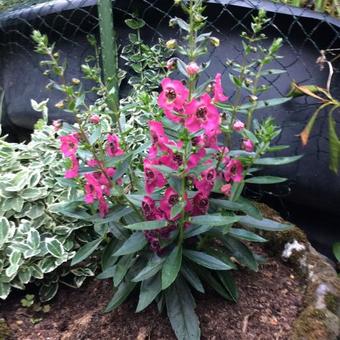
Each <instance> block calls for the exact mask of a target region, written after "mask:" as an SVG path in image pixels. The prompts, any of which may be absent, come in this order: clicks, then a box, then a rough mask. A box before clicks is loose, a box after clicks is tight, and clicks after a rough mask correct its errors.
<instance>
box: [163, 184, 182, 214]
mask: <svg viewBox="0 0 340 340" xmlns="http://www.w3.org/2000/svg"><path fill="white" fill-rule="evenodd" d="M178 202H179V195H178V193H177V192H176V191H175V190H174V189H173V188H167V189H166V190H165V194H164V198H163V199H161V201H160V208H161V210H162V211H163V212H164V213H165V216H166V218H167V219H168V220H170V215H171V208H172V207H174V206H175V205H176V204H177V203H178ZM176 217H177V216H176Z"/></svg>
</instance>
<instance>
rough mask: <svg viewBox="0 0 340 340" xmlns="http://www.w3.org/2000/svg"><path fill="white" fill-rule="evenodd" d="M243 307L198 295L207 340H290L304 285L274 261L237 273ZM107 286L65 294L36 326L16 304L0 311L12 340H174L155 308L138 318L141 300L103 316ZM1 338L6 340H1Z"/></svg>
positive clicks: (92, 285) (88, 286) (91, 285)
mask: <svg viewBox="0 0 340 340" xmlns="http://www.w3.org/2000/svg"><path fill="white" fill-rule="evenodd" d="M236 280H237V283H238V287H239V292H240V300H239V302H238V304H233V303H231V302H229V301H225V300H223V299H222V298H220V297H219V296H217V295H215V294H214V293H213V292H211V293H208V294H206V295H197V296H196V300H197V304H198V306H197V312H198V315H199V318H200V322H201V328H202V338H203V339H214V340H218V339H228V340H236V339H237V340H252V339H256V340H265V339H268V340H273V339H280V340H282V339H289V338H290V334H291V329H292V325H293V322H294V320H295V319H296V318H297V315H298V313H299V311H300V310H301V307H302V297H303V292H304V285H303V283H302V282H301V280H300V279H298V278H297V277H295V276H294V271H293V270H292V269H291V268H289V267H287V266H286V265H285V264H283V263H281V262H280V261H279V260H277V259H274V258H271V259H269V260H268V261H267V263H266V264H265V265H263V266H262V268H261V270H260V271H259V272H258V273H253V272H250V271H246V270H243V271H240V272H238V273H236ZM111 289H112V288H111V285H110V282H109V281H108V280H106V281H96V280H94V281H91V282H89V283H88V284H86V285H85V286H84V287H82V288H80V289H78V290H72V289H68V288H63V289H61V290H60V291H59V294H58V296H57V298H56V299H55V300H54V301H53V302H52V303H51V311H50V312H49V313H48V314H44V315H43V320H42V321H41V322H39V323H37V324H35V325H34V324H33V323H32V314H30V312H29V310H27V309H25V308H22V307H21V306H20V301H19V300H20V299H19V298H18V297H17V298H11V299H10V300H9V301H8V302H6V303H5V304H3V305H2V306H1V308H0V318H4V319H5V320H6V322H7V324H8V325H9V326H10V328H11V331H12V334H13V336H12V338H9V339H27V340H28V339H29V340H40V339H43V340H59V339H60V340H61V339H62V340H66V339H67V340H75V339H84V340H85V339H89V340H90V339H98V340H103V339H110V340H111V339H114V340H116V339H117V340H118V339H121V340H125V339H138V340H144V339H157V340H161V339H175V337H174V334H173V332H172V330H171V326H170V323H169V321H168V320H167V317H166V315H164V314H162V315H159V314H158V312H157V309H156V307H155V306H154V305H152V306H150V307H149V308H148V309H146V310H145V311H144V312H143V313H139V314H135V312H134V310H135V307H136V300H137V296H133V297H131V298H130V299H129V300H128V301H127V302H126V303H124V304H123V305H122V306H120V307H119V308H118V309H117V310H116V311H114V312H112V313H110V314H102V310H103V308H104V307H105V305H106V304H107V302H108V301H109V299H110V296H111V292H112V291H111ZM0 338H1V336H0Z"/></svg>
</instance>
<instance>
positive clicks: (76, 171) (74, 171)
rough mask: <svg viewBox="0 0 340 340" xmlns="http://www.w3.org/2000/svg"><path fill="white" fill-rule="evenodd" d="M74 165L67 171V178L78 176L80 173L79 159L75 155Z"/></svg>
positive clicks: (73, 158)
mask: <svg viewBox="0 0 340 340" xmlns="http://www.w3.org/2000/svg"><path fill="white" fill-rule="evenodd" d="M70 159H71V161H72V167H71V168H70V169H68V170H66V172H65V178H76V177H78V175H79V161H78V159H77V158H76V157H75V156H71V158H70Z"/></svg>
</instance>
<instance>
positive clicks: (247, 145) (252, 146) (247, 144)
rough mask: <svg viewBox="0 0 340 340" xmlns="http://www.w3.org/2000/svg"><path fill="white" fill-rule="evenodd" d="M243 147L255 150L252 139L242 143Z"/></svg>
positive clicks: (246, 149) (249, 150) (250, 150)
mask: <svg viewBox="0 0 340 340" xmlns="http://www.w3.org/2000/svg"><path fill="white" fill-rule="evenodd" d="M242 146H243V149H244V150H245V151H247V152H252V151H254V143H253V142H252V141H251V140H250V139H245V140H244V141H243V143H242Z"/></svg>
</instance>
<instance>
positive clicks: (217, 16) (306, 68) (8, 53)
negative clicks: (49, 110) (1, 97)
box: [0, 0, 340, 95]
mask: <svg viewBox="0 0 340 340" xmlns="http://www.w3.org/2000/svg"><path fill="white" fill-rule="evenodd" d="M32 2H33V1H28V2H27V3H26V2H24V5H22V6H20V7H19V8H15V9H14V10H11V11H5V12H2V13H0V50H1V59H2V60H1V65H2V67H1V70H0V74H1V75H0V77H1V79H2V80H1V82H2V87H4V77H5V76H6V75H4V73H6V72H5V71H4V69H5V70H6V67H7V64H8V63H9V64H11V63H13V61H14V60H15V58H16V57H18V58H19V59H18V60H19V62H21V63H22V62H24V61H26V62H27V61H29V58H34V57H33V55H34V52H33V46H32V42H31V38H30V35H31V33H32V30H33V29H38V30H41V31H42V32H43V33H46V34H48V35H49V38H50V40H51V41H55V42H56V43H57V44H59V46H60V48H61V50H63V49H66V54H68V53H67V52H68V50H70V49H71V50H72V51H73V52H74V50H75V49H76V46H78V47H79V48H81V50H82V53H85V52H84V49H85V50H86V48H85V44H86V42H85V40H86V39H85V37H86V35H88V34H90V33H91V34H92V33H94V34H98V16H97V8H96V1H95V0H72V1H71V0H59V1H58V0H57V1H48V2H43V3H40V2H41V1H34V3H37V2H38V4H35V5H31V3H32ZM113 6H114V13H115V25H116V28H117V31H118V41H119V45H120V47H122V46H123V45H124V44H125V43H126V37H127V34H128V29H127V27H126V26H125V25H124V19H126V18H129V17H131V16H138V17H141V18H143V19H144V20H145V22H146V26H145V27H144V28H143V30H142V36H143V38H144V39H145V40H146V41H147V42H148V43H150V44H152V43H156V42H157V40H158V39H159V38H163V39H168V38H169V37H173V36H176V33H178V32H174V30H173V29H170V28H169V27H168V22H169V20H170V19H171V17H173V16H174V15H179V16H180V15H181V13H180V9H179V8H178V6H175V5H174V4H173V1H160V0H138V1H133V0H130V1H126V0H123V1H119V0H117V1H113ZM259 8H265V9H266V10H267V11H268V15H269V16H270V17H271V22H270V25H268V28H267V32H266V33H267V34H268V35H269V37H282V38H283V39H284V48H283V51H282V54H283V55H284V57H285V58H284V59H283V60H282V61H280V62H279V61H278V63H279V65H278V66H280V67H281V68H285V69H286V70H287V75H286V76H280V77H277V78H275V79H268V82H269V84H270V85H271V86H272V87H273V88H275V89H276V91H277V93H278V94H280V95H284V94H285V93H284V92H285V91H286V90H287V86H282V85H281V86H280V84H282V83H283V82H284V83H287V84H288V83H289V82H291V81H293V80H295V81H299V82H305V83H308V82H310V83H311V82H315V81H321V82H322V81H324V75H321V74H320V72H319V71H317V66H316V65H315V63H314V62H315V60H316V58H317V57H318V55H319V54H320V50H329V49H336V48H338V47H339V46H340V20H338V19H336V18H333V17H331V16H328V15H327V14H323V13H317V12H313V11H312V10H310V9H308V8H294V7H289V6H286V5H284V4H282V3H272V2H269V1H258V0H255V1H254V0H246V1H240V0H212V1H208V5H207V13H206V15H207V23H208V25H207V28H206V30H207V31H209V30H212V31H214V32H215V34H216V35H217V36H218V37H219V38H220V40H221V46H222V49H216V50H211V52H210V55H209V57H210V58H211V60H212V65H213V66H214V67H213V68H215V69H219V70H220V71H225V70H226V68H225V61H226V59H227V58H230V59H233V58H236V59H238V58H239V57H240V55H241V53H242V47H241V44H240V39H239V38H238V37H239V34H240V33H241V32H242V31H248V30H249V29H250V21H251V17H252V15H253V14H255V13H256V11H257V10H258V9H259ZM75 55H77V53H75ZM35 59H36V58H35ZM31 62H32V61H31ZM32 67H34V65H32ZM212 71H216V70H214V69H213V70H212ZM279 78H280V79H279ZM336 83H337V82H336V81H335V82H334V84H335V87H336V88H335V92H336V91H338V87H337V84H336ZM319 85H323V84H322V83H321V84H319ZM5 87H6V86H5Z"/></svg>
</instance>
